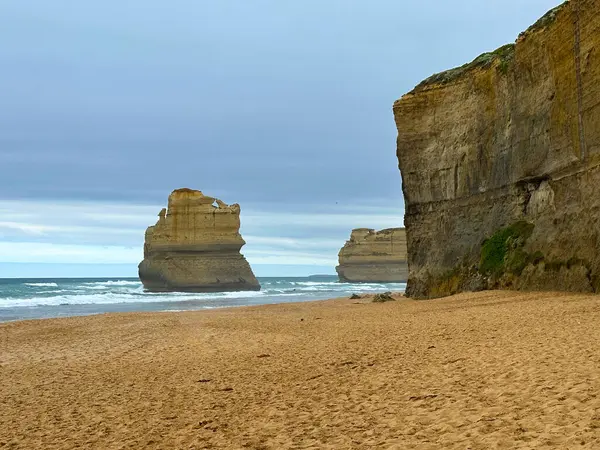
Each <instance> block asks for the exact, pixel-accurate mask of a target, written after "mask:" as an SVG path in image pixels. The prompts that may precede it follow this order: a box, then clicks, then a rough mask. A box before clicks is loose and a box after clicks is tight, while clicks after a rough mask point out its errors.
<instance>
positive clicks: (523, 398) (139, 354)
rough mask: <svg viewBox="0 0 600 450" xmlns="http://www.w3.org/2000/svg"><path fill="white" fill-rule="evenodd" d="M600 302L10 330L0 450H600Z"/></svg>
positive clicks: (77, 323) (0, 378)
mask: <svg viewBox="0 0 600 450" xmlns="http://www.w3.org/2000/svg"><path fill="white" fill-rule="evenodd" d="M599 323H600V298H599V297H595V296H586V295H573V294H565V293H515V292H484V293H477V294H462V295H458V296H454V297H451V298H446V299H440V300H430V301H414V300H409V299H404V298H402V297H400V296H399V297H398V300H397V301H395V302H389V303H384V304H377V303H372V302H371V300H370V299H369V298H366V299H361V300H349V299H338V300H328V301H321V302H307V303H298V304H286V305H269V306H258V307H245V308H231V309H221V310H211V311H202V312H181V313H127V314H107V315H99V316H90V317H75V318H66V319H51V320H39V321H25V322H11V323H5V324H0V448H7V449H74V448H90V449H124V448H130V449H139V448H144V449H146V448H148V449H200V448H232V449H242V448H252V449H287V448H294V449H308V448H314V449H317V448H335V449H354V448H356V449H362V448H386V449H387V448H396V449H408V448H419V449H429V448H432V449H434V448H450V449H452V448H457V449H491V448H560V449H567V448H588V449H597V448H600V397H599V396H598V395H599V394H600V351H599V350H598V346H599V344H600V327H599V326H598V325H599Z"/></svg>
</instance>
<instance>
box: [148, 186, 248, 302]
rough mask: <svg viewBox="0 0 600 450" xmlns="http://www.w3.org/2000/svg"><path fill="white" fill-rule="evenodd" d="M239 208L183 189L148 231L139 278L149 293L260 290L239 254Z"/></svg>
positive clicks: (173, 197) (174, 193) (176, 192)
mask: <svg viewBox="0 0 600 450" xmlns="http://www.w3.org/2000/svg"><path fill="white" fill-rule="evenodd" d="M239 229H240V206H239V205H238V204H234V205H231V206H228V205H226V204H225V203H223V202H222V201H221V200H218V199H215V198H213V197H207V196H205V195H204V194H202V192H200V191H194V190H191V189H178V190H175V191H173V192H172V193H171V195H169V203H168V209H164V208H163V210H162V211H161V212H160V214H159V215H158V222H156V225H154V226H151V227H148V229H147V230H146V240H145V243H144V260H143V261H142V262H141V263H140V265H139V275H140V280H141V281H142V283H143V284H144V287H145V288H146V289H148V290H150V291H188V292H225V291H256V290H259V289H260V285H259V283H258V281H257V280H256V277H255V276H254V274H253V273H252V269H251V268H250V265H249V264H248V261H246V259H245V258H244V257H243V256H242V255H241V254H240V249H241V248H242V246H243V245H244V244H245V242H244V240H243V239H242V236H241V235H240V233H239Z"/></svg>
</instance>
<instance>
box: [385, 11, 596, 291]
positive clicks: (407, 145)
mask: <svg viewBox="0 0 600 450" xmlns="http://www.w3.org/2000/svg"><path fill="white" fill-rule="evenodd" d="M599 11H600V0H572V1H570V2H567V3H564V4H563V5H561V6H559V7H557V8H555V9H553V10H552V11H550V12H549V13H548V14H546V15H545V16H544V17H543V18H542V19H540V20H539V21H538V22H537V23H536V24H535V25H533V26H532V27H531V28H530V29H529V30H527V31H526V32H524V33H522V34H521V35H520V36H519V38H518V39H517V41H516V44H515V45H509V46H505V47H502V48H501V49H499V50H497V51H496V52H493V53H488V54H484V55H481V56H480V57H478V58H477V59H476V60H474V61H473V62H472V63H470V64H467V65H465V66H462V67H460V68H457V69H453V70H451V71H448V72H444V73H441V74H437V75H434V76H433V77H431V78H429V79H427V80H425V81H424V82H423V83H421V84H420V85H419V86H417V87H416V88H415V89H414V90H413V91H412V92H410V93H408V94H406V95H404V96H403V97H402V98H401V99H400V100H398V101H396V103H395V104H394V116H395V120H396V125H397V129H398V140H397V144H398V150H397V154H398V161H399V166H400V170H401V173H402V188H403V192H404V198H405V205H406V211H405V226H406V228H407V235H408V236H407V237H408V248H409V253H408V263H409V267H410V276H409V281H408V287H407V294H408V295H411V296H413V297H436V296H443V295H449V294H453V293H455V292H459V291H464V290H477V289H487V288H512V289H523V290H529V289H536V290H539V289H544V290H569V291H598V290H600V251H599V250H600V14H598V12H599Z"/></svg>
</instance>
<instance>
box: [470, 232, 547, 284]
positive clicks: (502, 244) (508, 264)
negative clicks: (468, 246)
mask: <svg viewBox="0 0 600 450" xmlns="http://www.w3.org/2000/svg"><path fill="white" fill-rule="evenodd" d="M533 228H534V225H533V224H532V223H529V222H525V221H519V222H516V223H514V224H512V225H510V226H508V227H506V228H501V229H500V230H498V231H496V233H494V235H493V236H492V237H491V238H489V239H487V240H486V241H485V242H484V243H483V245H482V246H481V261H480V263H479V270H480V272H481V273H483V274H485V275H493V276H500V275H502V274H503V273H505V272H510V273H514V274H517V275H520V274H521V272H522V271H523V269H524V268H525V267H526V266H527V264H529V263H530V262H532V261H531V260H532V259H536V258H537V257H541V255H529V254H528V253H527V252H525V251H524V250H523V246H524V245H525V242H526V241H527V239H528V238H529V236H531V233H532V232H533Z"/></svg>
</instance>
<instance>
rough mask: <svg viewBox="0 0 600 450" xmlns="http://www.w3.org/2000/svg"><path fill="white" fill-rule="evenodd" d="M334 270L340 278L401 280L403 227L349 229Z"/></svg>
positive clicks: (403, 276)
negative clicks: (347, 238)
mask: <svg viewBox="0 0 600 450" xmlns="http://www.w3.org/2000/svg"><path fill="white" fill-rule="evenodd" d="M338 257H339V266H337V267H336V271H337V273H338V276H339V278H340V281H344V282H380V283H386V282H388V283H391V282H403V281H406V279H407V278H408V265H407V263H406V233H405V231H404V228H390V229H387V230H382V231H377V232H376V231H375V230H371V229H369V228H358V229H355V230H352V234H351V235H350V240H348V241H346V244H345V245H344V247H342V249H341V250H340V252H339V255H338Z"/></svg>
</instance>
